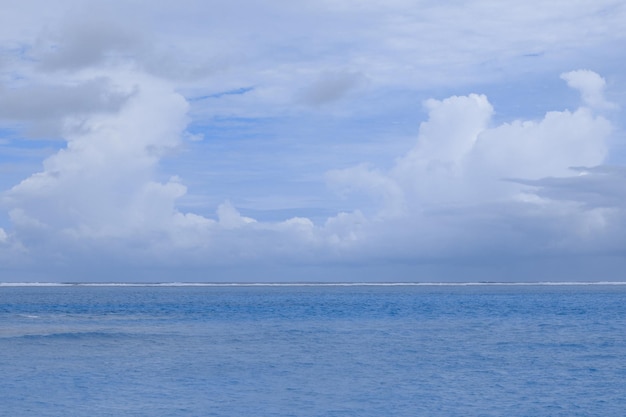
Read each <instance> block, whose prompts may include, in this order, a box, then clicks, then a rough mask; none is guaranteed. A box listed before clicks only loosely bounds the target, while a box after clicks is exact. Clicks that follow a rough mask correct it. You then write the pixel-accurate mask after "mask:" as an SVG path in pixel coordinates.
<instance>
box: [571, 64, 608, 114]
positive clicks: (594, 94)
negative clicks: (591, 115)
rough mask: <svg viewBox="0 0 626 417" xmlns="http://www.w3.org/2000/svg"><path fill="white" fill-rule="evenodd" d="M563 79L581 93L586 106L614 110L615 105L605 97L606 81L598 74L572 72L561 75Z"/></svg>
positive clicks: (582, 71)
mask: <svg viewBox="0 0 626 417" xmlns="http://www.w3.org/2000/svg"><path fill="white" fill-rule="evenodd" d="M561 78H562V79H564V80H565V81H566V82H567V85H569V86H570V87H572V88H575V89H577V90H579V91H580V93H581V94H582V97H583V101H584V102H585V104H586V105H587V106H589V107H591V108H593V109H600V110H602V109H614V108H616V107H617V105H616V104H615V103H611V102H609V101H607V100H606V98H605V97H604V88H605V85H606V81H604V78H602V77H600V76H599V75H598V74H597V73H595V72H593V71H589V70H578V71H570V72H566V73H563V74H561Z"/></svg>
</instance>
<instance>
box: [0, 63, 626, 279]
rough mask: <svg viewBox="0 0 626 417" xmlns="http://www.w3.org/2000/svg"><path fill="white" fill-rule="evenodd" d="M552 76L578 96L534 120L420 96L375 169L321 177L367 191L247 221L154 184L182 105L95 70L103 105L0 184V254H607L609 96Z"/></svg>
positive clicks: (268, 258)
mask: <svg viewBox="0 0 626 417" xmlns="http://www.w3.org/2000/svg"><path fill="white" fill-rule="evenodd" d="M562 78H563V79H564V80H566V81H567V82H568V84H569V85H570V86H571V87H574V88H577V89H579V90H580V92H581V94H582V101H583V105H582V106H580V107H579V108H577V109H575V110H573V111H569V110H562V111H550V112H548V113H546V114H545V116H544V117H543V118H542V119H540V120H514V121H511V122H507V123H501V124H495V123H494V122H493V115H494V108H493V106H492V105H491V104H490V102H489V100H488V98H487V97H486V96H484V95H479V94H470V95H467V96H452V97H449V98H446V99H443V100H436V99H429V100H427V101H426V102H425V103H424V106H425V108H426V110H427V111H428V117H427V120H426V121H424V122H423V123H421V125H420V128H419V134H418V136H417V137H416V138H415V141H414V146H413V147H412V148H411V149H410V150H409V151H408V152H406V154H404V155H399V156H398V158H397V159H396V161H395V163H394V165H393V166H392V167H391V168H390V169H386V170H383V169H380V168H375V167H368V166H366V165H358V166H355V167H352V168H347V169H341V170H332V171H330V172H328V173H327V179H328V182H329V185H330V186H331V187H332V188H334V189H335V190H337V191H339V192H340V193H341V194H342V195H343V196H344V198H347V199H348V201H349V199H350V196H351V195H352V194H353V193H363V194H365V195H367V196H369V197H368V198H370V199H371V202H370V203H369V204H368V205H367V206H365V207H354V209H353V210H351V211H347V212H342V213H338V214H337V215H335V216H332V217H330V218H328V219H327V220H326V221H325V222H324V223H323V224H314V222H313V221H311V220H310V219H308V218H302V217H296V218H290V219H287V220H284V221H280V222H263V221H258V220H255V219H253V218H250V217H246V216H242V215H241V214H240V213H239V212H238V210H237V209H236V208H235V207H234V206H233V205H232V204H231V203H230V202H224V203H223V204H221V205H220V206H219V207H218V209H217V211H216V214H215V216H214V217H211V218H209V217H205V216H202V215H199V214H194V213H183V212H181V211H180V210H179V209H178V208H177V200H178V199H179V198H181V197H182V196H184V195H185V193H186V187H185V186H184V185H183V184H182V183H181V182H180V180H179V179H177V178H176V177H172V178H170V179H167V180H165V181H159V180H158V179H157V170H156V168H157V166H158V164H159V161H160V159H161V158H163V157H164V156H165V155H167V154H168V153H170V152H173V151H174V150H175V149H176V148H177V147H179V146H181V143H182V140H183V139H182V137H183V136H184V134H185V128H186V125H187V123H188V118H187V112H188V103H187V101H186V100H185V99H184V97H183V96H181V95H180V94H178V93H177V92H176V91H175V90H174V89H173V88H172V86H171V85H170V84H168V83H167V82H165V81H162V80H159V79H157V78H154V77H152V76H149V75H146V74H143V73H138V72H136V71H130V72H128V71H119V72H117V73H109V79H108V80H107V84H108V85H110V88H111V89H114V90H115V91H116V92H117V94H118V95H117V96H118V97H123V98H124V99H123V102H122V103H119V104H118V105H117V106H118V109H117V110H116V111H112V110H109V109H107V111H99V112H91V113H90V114H89V115H88V116H83V117H79V116H75V115H72V116H68V117H66V119H65V120H64V137H65V140H66V146H65V147H64V148H63V149H61V150H59V151H58V152H57V153H55V154H54V155H52V156H50V157H49V158H47V159H46V160H45V161H44V163H43V170H42V171H41V172H38V173H36V174H33V175H32V176H30V177H29V178H26V179H25V180H23V181H22V182H21V183H19V184H17V185H15V186H14V187H13V188H11V189H10V190H8V191H7V192H5V193H4V196H3V205H4V206H5V207H6V208H7V209H8V212H9V215H10V219H11V223H12V230H11V231H10V232H7V231H5V230H2V231H1V232H2V233H0V244H1V245H2V251H3V252H4V254H3V255H4V257H5V259H7V260H8V259H9V258H13V259H14V260H13V261H12V262H16V263H20V262H22V263H26V264H28V263H29V262H33V259H35V258H36V259H42V258H45V259H47V262H49V263H50V264H51V265H56V266H58V267H68V268H69V269H71V267H72V265H75V264H78V265H83V264H84V267H85V268H88V267H89V265H90V264H91V263H93V262H95V261H96V260H99V262H102V261H103V260H107V262H112V263H115V264H120V265H126V266H127V267H129V266H132V265H135V264H137V263H138V264H143V263H148V264H150V265H153V266H155V267H163V268H174V267H176V266H180V267H182V266H184V267H185V268H187V267H193V268H210V267H212V266H216V265H217V266H223V267H224V266H229V265H231V266H232V265H241V264H244V265H250V266H251V267H253V266H254V265H257V266H258V265H272V264H276V263H278V264H286V265H299V264H301V265H310V264H322V265H323V264H328V265H330V264H343V265H347V264H351V263H355V264H359V263H360V264H362V265H368V264H371V263H374V264H376V263H381V262H382V263H384V262H390V261H393V262H402V263H408V264H411V263H418V264H419V263H444V264H445V263H450V262H452V263H454V262H481V261H487V259H485V257H486V256H499V257H513V256H519V255H523V256H537V255H545V254H548V255H550V254H551V255H554V256H560V255H563V254H572V253H573V254H575V253H580V252H583V251H585V250H588V249H589V248H590V247H596V248H597V247H598V246H597V242H602V246H601V247H602V250H604V251H612V250H613V251H614V250H618V249H619V248H620V247H621V245H622V244H623V238H621V236H623V235H624V234H620V233H617V232H616V230H618V229H620V228H621V225H622V224H623V214H624V204H623V201H624V200H623V199H622V198H620V197H622V195H621V194H623V193H621V187H620V186H619V185H618V184H620V182H619V181H621V180H622V177H623V172H622V170H620V169H609V168H594V167H599V166H601V165H602V163H603V161H604V159H605V158H606V156H607V152H608V147H607V142H608V139H609V138H610V136H611V134H612V132H613V126H612V124H611V122H610V121H609V120H608V119H606V118H605V117H604V116H603V115H602V114H601V113H599V112H601V111H602V110H604V109H607V108H611V107H612V106H611V105H610V103H608V101H606V99H605V98H604V96H603V93H602V89H603V86H604V84H603V83H602V82H599V81H603V80H602V78H600V77H599V76H598V75H597V74H595V73H593V72H590V71H575V72H569V73H565V74H563V75H562ZM576 167H588V168H576ZM591 184H593V186H591ZM594 190H595V191H594ZM597 190H605V191H597ZM620 193H621V194H620ZM611 194H613V195H611Z"/></svg>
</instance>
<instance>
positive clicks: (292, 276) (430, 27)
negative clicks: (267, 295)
mask: <svg viewBox="0 0 626 417" xmlns="http://www.w3.org/2000/svg"><path fill="white" fill-rule="evenodd" d="M0 4H1V7H0V10H2V11H1V12H0V281H2V282H90V281H94V282H111V281H113V282H161V281H169V282H172V281H173V282H192V281H207V282H211V281H217V282H231V281H234V282H250V281H254V282H264V281H271V282H290V281H307V282H309V281H314V282H335V281H342V282H343V281H377V282H378V281H380V282H388V281H402V282H405V281H410V282H414V281H415V282H433V281H455V282H456V281H498V282H499V281H626V272H625V271H626V136H625V129H626V123H625V122H624V120H625V118H624V108H625V107H626V71H625V69H626V48H624V45H626V3H624V2H623V1H621V0H595V1H589V0H568V1H562V0H555V1H551V2H545V1H538V0H529V1H526V2H515V3H512V2H502V1H493V0H467V1H456V0H455V1H446V2H440V1H434V0H433V1H431V0H411V1H408V0H385V1H379V0H368V1H355V0H315V1H313V0H299V1H283V0H274V1H271V2H257V1H252V0H228V1H222V0H214V1H211V2H206V1H194V0H179V1H176V2H171V1H162V0H154V1H151V2H146V1H139V0H134V1H133V0H126V1H121V0H107V1H101V0H89V1H81V0H58V1H56V2H55V7H49V4H47V3H46V2H43V1H40V0H22V1H20V2H10V1H6V0H0Z"/></svg>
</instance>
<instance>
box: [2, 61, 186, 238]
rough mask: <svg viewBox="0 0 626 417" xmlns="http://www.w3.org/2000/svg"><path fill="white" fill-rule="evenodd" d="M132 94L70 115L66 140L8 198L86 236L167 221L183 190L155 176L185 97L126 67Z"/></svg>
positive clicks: (179, 124)
mask: <svg viewBox="0 0 626 417" xmlns="http://www.w3.org/2000/svg"><path fill="white" fill-rule="evenodd" d="M116 81H117V82H118V83H120V85H118V88H123V89H125V90H126V91H128V94H130V98H129V99H128V100H127V101H126V102H125V103H124V105H123V106H122V107H121V108H120V110H119V111H118V112H116V113H91V114H89V115H88V116H86V117H81V118H78V119H77V118H74V117H70V118H67V119H66V122H65V125H66V131H67V132H66V140H67V147H66V148H64V149H62V150H60V151H59V152H58V153H56V154H55V155H52V156H51V157H49V158H48V159H46V160H45V161H44V169H43V171H42V172H39V173H36V174H34V175H32V176H31V177H29V178H27V179H25V180H24V181H22V182H21V183H20V184H18V185H16V186H15V187H13V188H12V189H11V190H9V191H8V192H7V193H6V195H5V205H7V206H8V207H9V209H11V210H19V213H20V215H19V217H16V218H14V221H15V222H17V224H16V226H17V227H18V228H19V227H20V224H23V223H24V222H25V221H27V220H26V219H32V221H36V222H37V223H40V224H42V225H45V226H46V227H50V228H53V229H54V230H64V231H66V232H71V233H75V234H79V235H87V236H109V235H110V236H117V235H128V234H132V233H136V232H137V231H142V230H144V229H148V230H150V229H153V228H159V229H161V228H167V227H168V226H169V225H171V222H172V216H173V215H174V214H175V212H176V209H175V200H176V199H177V198H179V197H180V196H182V195H183V194H184V193H185V191H186V189H185V187H184V186H183V185H181V184H180V183H179V182H178V181H177V180H176V179H173V180H170V181H168V182H166V183H159V182H155V181H154V180H153V178H154V175H155V169H156V166H157V163H158V161H159V159H160V158H161V157H162V155H163V154H164V153H166V152H168V151H169V150H170V149H172V148H175V147H176V146H178V145H179V142H180V137H181V134H182V132H183V130H184V128H185V126H186V123H187V119H186V111H187V103H186V101H185V100H184V99H183V98H182V97H181V96H180V95H178V94H177V93H175V92H174V91H173V90H172V89H171V87H169V86H168V85H167V84H166V83H163V82H162V81H158V80H156V79H154V78H151V77H149V76H145V75H140V74H139V75H138V74H129V73H126V72H121V73H119V74H118V75H117V80H116Z"/></svg>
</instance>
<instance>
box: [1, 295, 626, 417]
mask: <svg viewBox="0 0 626 417" xmlns="http://www.w3.org/2000/svg"><path fill="white" fill-rule="evenodd" d="M0 415H2V416H90V417H96V416H360V417H367V416H624V415H626V286H624V285H601V286H589V285H587V286H582V285H566V286H397V287H394V286H350V287H334V286H285V287H266V286H252V287H245V286H236V287H214V286H207V287H189V286H166V287H158V286H157V287H150V286H142V287H128V286H127V287H112V286H95V287H91V286H58V287H24V286H20V287H6V286H3V287H0Z"/></svg>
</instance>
